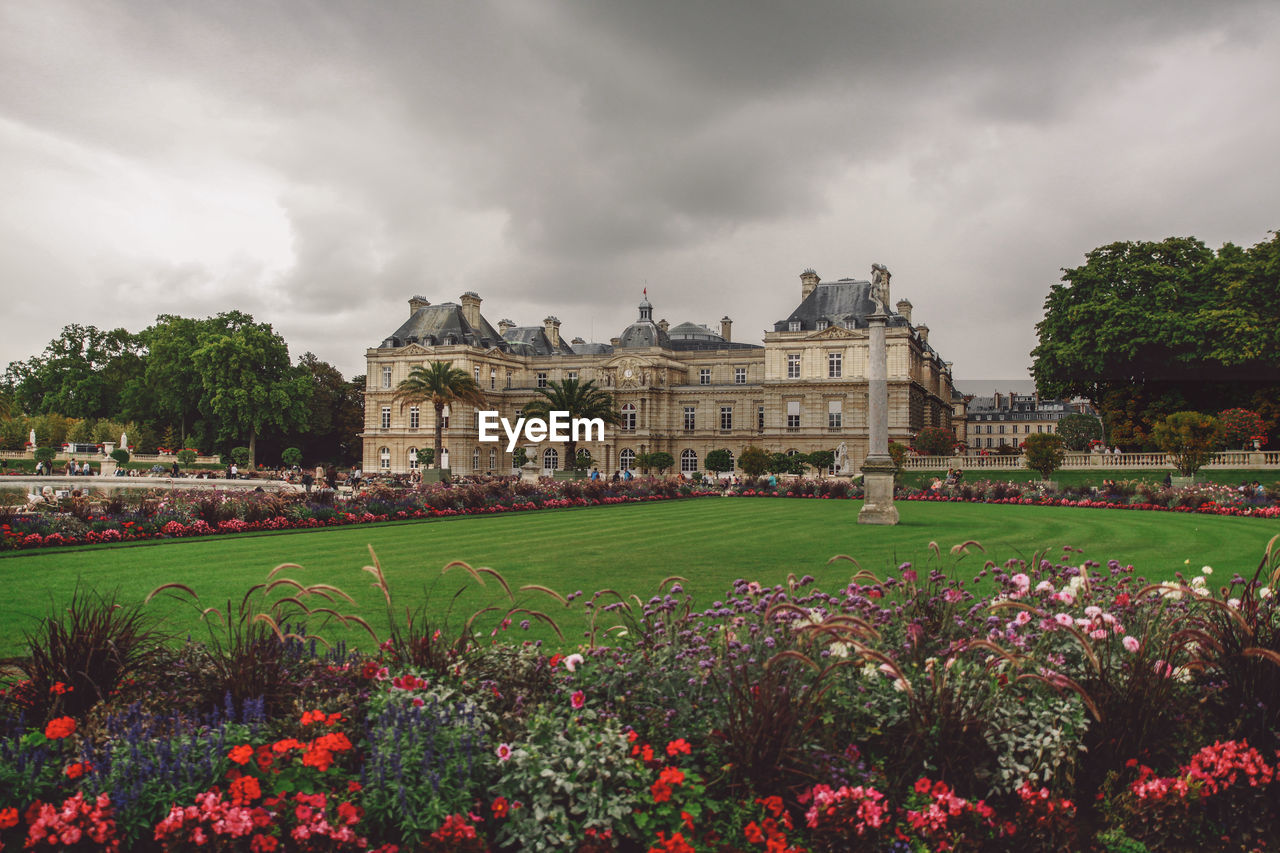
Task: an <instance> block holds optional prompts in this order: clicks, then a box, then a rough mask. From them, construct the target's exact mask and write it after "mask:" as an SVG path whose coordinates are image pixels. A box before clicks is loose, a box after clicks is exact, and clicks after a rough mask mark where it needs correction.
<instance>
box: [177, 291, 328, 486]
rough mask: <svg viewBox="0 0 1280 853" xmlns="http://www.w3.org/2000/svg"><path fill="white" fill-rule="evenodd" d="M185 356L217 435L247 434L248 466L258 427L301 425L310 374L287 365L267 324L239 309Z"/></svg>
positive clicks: (305, 414) (242, 436)
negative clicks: (197, 378) (191, 363)
mask: <svg viewBox="0 0 1280 853" xmlns="http://www.w3.org/2000/svg"><path fill="white" fill-rule="evenodd" d="M227 316H228V315H219V317H227ZM242 318H243V319H242ZM191 357H192V360H193V361H194V362H195V365H196V369H197V371H198V373H199V376H200V386H201V388H202V390H203V398H202V405H204V406H207V410H206V414H209V415H212V416H214V417H216V418H217V419H218V425H219V438H221V439H224V440H227V439H247V440H248V444H249V465H250V467H252V466H253V465H254V463H255V461H256V449H257V440H258V436H259V435H260V434H262V433H263V432H264V431H266V430H272V429H275V430H280V431H289V430H296V431H298V432H305V431H306V429H307V427H308V423H309V420H308V415H309V411H308V408H309V404H310V402H311V392H312V384H311V380H310V377H308V376H307V375H306V373H305V372H304V371H301V370H298V369H296V368H294V367H293V365H292V364H291V363H290V361H289V347H288V345H287V344H285V342H284V339H282V338H281V337H280V336H279V335H277V334H276V333H275V332H274V331H273V330H272V328H271V325H270V324H268V323H254V322H252V318H249V317H248V316H247V315H239V316H238V317H236V318H234V319H233V320H232V322H230V323H229V324H228V328H227V330H226V331H225V332H221V333H217V332H213V333H209V334H207V335H205V336H204V337H202V338H201V341H200V347H199V348H198V349H196V350H195V352H193V353H192V354H191Z"/></svg>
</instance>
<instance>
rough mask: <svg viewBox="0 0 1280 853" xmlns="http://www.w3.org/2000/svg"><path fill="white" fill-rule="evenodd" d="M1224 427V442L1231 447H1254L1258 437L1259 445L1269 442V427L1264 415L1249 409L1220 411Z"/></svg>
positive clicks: (1246, 448)
mask: <svg viewBox="0 0 1280 853" xmlns="http://www.w3.org/2000/svg"><path fill="white" fill-rule="evenodd" d="M1218 423H1219V425H1220V426H1221V427H1222V440H1223V443H1224V444H1225V445H1226V446H1227V447H1229V448H1241V449H1245V450H1249V449H1252V447H1253V442H1254V440H1255V439H1256V440H1257V441H1258V444H1259V446H1263V447H1265V446H1266V444H1267V427H1266V424H1264V423H1263V422H1262V416H1261V415H1259V414H1258V413H1257V412H1252V411H1250V410H1248V409H1227V410H1225V411H1223V412H1219V413H1218Z"/></svg>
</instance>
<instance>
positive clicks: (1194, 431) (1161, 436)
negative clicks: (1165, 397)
mask: <svg viewBox="0 0 1280 853" xmlns="http://www.w3.org/2000/svg"><path fill="white" fill-rule="evenodd" d="M1151 434H1152V436H1153V437H1154V438H1155V440H1156V443H1157V444H1158V445H1160V449H1161V450H1163V451H1164V452H1165V453H1167V454H1169V456H1170V457H1171V459H1172V462H1173V466H1174V467H1175V468H1177V469H1178V473H1180V474H1182V476H1184V477H1191V476H1194V475H1195V473H1196V471H1199V470H1200V467H1201V466H1202V465H1204V464H1205V463H1206V462H1208V461H1209V460H1210V459H1211V458H1212V457H1213V453H1214V451H1216V450H1217V449H1218V448H1219V447H1221V446H1222V430H1221V427H1220V426H1219V424H1218V420H1217V418H1214V417H1212V416H1211V415H1204V414H1201V413H1200V412H1175V413H1174V414H1172V415H1169V416H1168V417H1166V418H1165V419H1164V420H1163V421H1160V422H1159V423H1157V424H1156V425H1155V426H1154V427H1153V428H1152V431H1151Z"/></svg>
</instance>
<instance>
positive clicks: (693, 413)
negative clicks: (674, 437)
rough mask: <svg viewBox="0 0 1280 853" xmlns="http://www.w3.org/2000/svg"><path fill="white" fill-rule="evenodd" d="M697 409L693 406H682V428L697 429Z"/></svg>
mask: <svg viewBox="0 0 1280 853" xmlns="http://www.w3.org/2000/svg"><path fill="white" fill-rule="evenodd" d="M697 424H698V410H697V409H696V408H694V407H693V406H685V407H684V428H685V429H688V430H692V429H697Z"/></svg>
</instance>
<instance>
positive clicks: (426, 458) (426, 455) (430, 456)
mask: <svg viewBox="0 0 1280 853" xmlns="http://www.w3.org/2000/svg"><path fill="white" fill-rule="evenodd" d="M416 455H417V457H418V465H419V467H422V468H430V467H431V463H432V461H433V460H434V459H435V458H436V452H435V451H434V450H432V449H431V448H430V447H423V448H420V449H419V450H418V452H417V454H416Z"/></svg>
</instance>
